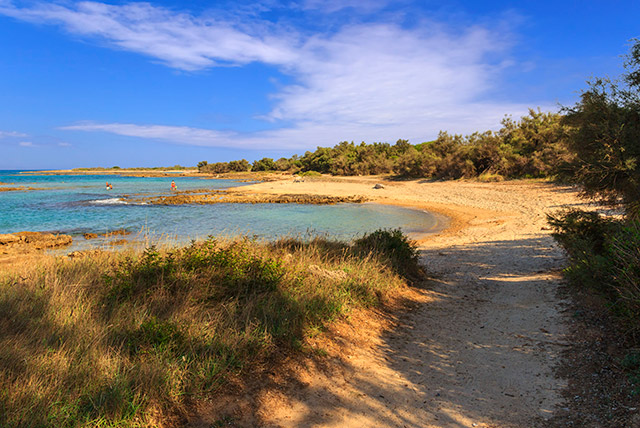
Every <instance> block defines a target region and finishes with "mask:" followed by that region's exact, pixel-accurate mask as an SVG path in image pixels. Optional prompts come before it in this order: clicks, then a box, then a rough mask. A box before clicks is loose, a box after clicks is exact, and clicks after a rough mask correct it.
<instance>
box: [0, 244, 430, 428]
mask: <svg viewBox="0 0 640 428" xmlns="http://www.w3.org/2000/svg"><path fill="white" fill-rule="evenodd" d="M419 272H420V268H419V267H418V265H417V254H416V252H415V246H414V245H413V244H412V243H410V241H408V240H407V239H406V237H404V236H403V235H402V234H401V233H400V232H399V231H377V232H374V233H373V234H371V235H369V236H364V237H363V238H361V239H360V240H358V241H356V242H355V243H354V244H347V243H343V242H335V241H330V240H326V239H319V238H316V239H313V240H310V241H300V240H294V239H283V240H281V241H278V242H274V243H258V242H255V241H252V240H249V239H246V238H241V239H236V240H232V241H224V242H221V241H217V240H216V239H214V238H209V239H207V240H205V241H204V242H194V243H192V244H191V245H189V246H186V247H184V248H169V249H159V248H156V247H149V248H147V249H146V250H144V251H143V252H134V251H124V252H120V253H97V254H95V255H92V256H90V257H84V258H77V259H75V258H74V259H65V258H58V259H49V260H45V261H44V262H42V263H41V264H38V265H36V266H29V267H25V268H24V269H22V270H21V271H20V272H17V271H16V272H14V273H8V274H5V275H4V276H2V277H1V278H0V314H1V315H0V329H1V330H2V331H3V335H2V336H0V426H3V427H49V426H51V427H89V426H91V427H93V426H104V427H114V426H118V427H138V426H172V425H176V424H177V423H178V422H179V421H180V420H181V418H182V417H183V416H184V415H185V414H186V412H188V410H189V409H190V408H191V406H193V405H194V404H195V403H196V402H197V401H198V400H200V399H203V398H205V397H211V394H215V392H216V391H218V390H219V389H220V388H221V386H222V385H224V383H225V381H226V380H227V379H228V378H229V376H231V375H242V373H243V371H244V370H247V369H248V368H250V367H252V365H253V364H255V363H257V362H258V361H260V360H263V359H265V358H269V357H270V356H271V355H273V354H274V352H275V351H276V350H278V351H279V352H280V351H282V350H285V351H286V352H296V350H299V349H304V348H305V347H306V345H305V344H304V343H305V339H306V338H307V337H310V336H313V335H315V334H317V333H318V332H319V331H322V330H323V329H324V328H325V326H326V325H327V323H329V322H331V320H333V319H335V318H337V317H340V316H342V315H344V314H346V313H348V312H349V311H350V310H352V309H353V308H357V307H373V306H377V305H379V304H381V303H382V302H384V301H385V299H388V298H389V296H390V295H392V294H393V293H395V292H396V291H397V290H398V289H400V288H402V287H404V286H406V281H407V279H409V280H415V278H417V276H416V275H417V273H419Z"/></svg>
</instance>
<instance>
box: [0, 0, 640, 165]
mask: <svg viewBox="0 0 640 428" xmlns="http://www.w3.org/2000/svg"><path fill="white" fill-rule="evenodd" d="M638 22H640V2H638V1H637V0H636V1H615V0H609V1H554V2H550V1H519V2H507V1H447V2H436V1H428V0H423V1H410V0H400V1H385V0H370V1H356V0H341V1H338V0H322V1H321V0H292V1H262V2H250V1H218V2H215V1H194V2H175V1H169V0H164V1H157V2H124V1H111V2H93V1H89V2H75V1H71V0H64V1H54V2H39V1H10V0H0V149H1V150H2V152H3V154H2V156H0V169H46V168H70V167H81V166H105V167H110V166H114V165H118V166H121V167H127V166H170V165H176V164H181V165H195V164H197V163H198V162H199V161H201V160H207V161H209V162H216V161H227V160H231V159H238V158H246V159H248V160H250V161H251V160H254V159H257V158H262V157H263V156H268V157H273V158H278V157H281V156H290V155H292V154H294V153H298V154H303V153H304V152H305V151H306V150H313V149H315V147H316V146H333V145H335V144H337V143H338V142H340V141H343V140H347V141H356V142H359V141H366V142H374V141H387V142H391V143H393V142H395V141H396V140H397V139H399V138H405V139H409V140H410V141H411V142H413V143H419V142H422V141H428V140H430V139H433V138H434V137H435V136H436V135H437V134H438V132H439V131H440V130H447V131H449V132H452V133H470V132H473V131H484V130H487V129H497V128H499V126H500V120H501V119H502V118H503V117H504V115H512V116H514V117H520V116H521V115H522V114H524V113H526V112H527V109H528V108H530V107H533V108H537V107H540V108H541V109H542V110H547V111H557V110H558V108H559V105H571V104H573V103H574V102H575V101H576V99H577V96H578V94H579V91H580V90H581V89H584V88H585V87H586V85H585V81H586V80H588V79H589V78H590V77H593V76H606V75H609V76H618V75H619V74H620V73H621V64H622V59H621V55H624V54H625V53H626V52H627V51H628V47H629V40H630V39H631V38H634V37H640V24H638Z"/></svg>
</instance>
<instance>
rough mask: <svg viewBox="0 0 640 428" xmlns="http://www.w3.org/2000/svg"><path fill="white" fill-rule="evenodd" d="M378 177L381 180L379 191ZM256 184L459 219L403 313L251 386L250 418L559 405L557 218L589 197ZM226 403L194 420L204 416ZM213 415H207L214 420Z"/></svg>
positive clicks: (455, 187) (406, 423) (476, 419)
mask: <svg viewBox="0 0 640 428" xmlns="http://www.w3.org/2000/svg"><path fill="white" fill-rule="evenodd" d="M377 183H380V184H382V185H383V186H384V188H382V189H375V188H374V185H375V184H377ZM243 191H247V192H253V193H256V192H265V193H273V194H289V193H296V194H298V193H306V194H321V195H333V196H354V195H360V196H365V197H367V198H368V199H369V200H371V201H373V202H377V203H385V204H397V205H403V206H409V207H415V208H420V209H425V210H429V211H432V212H435V213H438V214H440V215H442V216H445V217H446V218H448V219H449V222H450V223H449V227H448V228H447V229H446V230H444V231H443V232H442V233H439V234H437V235H433V236H429V237H425V238H424V239H422V240H421V241H420V254H421V259H422V262H423V264H424V266H425V268H426V269H427V270H428V274H429V276H430V278H431V280H430V281H429V282H428V283H426V284H425V285H424V287H423V288H419V289H415V290H412V292H411V293H410V294H409V295H407V296H405V300H404V301H403V302H402V306H403V308H404V309H400V310H397V311H395V312H394V313H393V314H392V315H389V314H388V313H378V314H374V315H373V316H371V315H366V316H363V315H361V314H354V315H353V317H352V319H351V320H350V323H347V322H343V323H339V324H338V325H336V326H335V327H334V328H333V329H332V330H331V332H330V334H329V336H330V337H332V339H331V340H330V341H329V343H325V344H324V346H325V347H326V349H327V352H328V357H327V358H326V359H324V360H323V361H324V362H320V363H319V362H318V361H316V360H314V359H312V358H311V359H309V361H303V362H299V361H297V362H291V363H290V366H289V367H287V368H286V370H285V371H287V374H286V375H283V374H281V373H274V374H273V376H270V378H269V380H268V381H267V382H263V383H262V384H261V385H259V386H254V387H253V388H254V389H255V391H253V392H254V393H253V394H247V395H244V396H242V397H235V398H234V399H233V400H231V401H227V403H229V404H228V406H226V407H225V410H226V411H230V412H232V413H233V414H234V417H236V418H238V421H244V423H246V424H247V426H250V425H251V424H256V423H259V424H260V426H268V427H311V426H323V427H456V428H459V427H523V428H524V427H531V426H535V425H536V422H540V421H543V420H545V419H547V418H549V417H550V416H552V415H553V414H554V412H556V411H557V408H558V406H559V405H560V403H561V392H562V390H563V389H564V388H565V387H566V381H565V380H563V379H559V378H558V377H556V376H555V375H554V369H555V368H556V367H557V365H558V362H559V353H560V351H561V350H563V348H565V347H566V346H567V342H566V336H565V335H566V334H567V328H568V327H567V326H568V324H567V321H566V320H565V318H564V317H563V315H562V309H563V306H564V305H565V302H563V301H562V300H561V298H560V297H558V288H559V287H560V285H561V281H562V279H561V275H560V270H561V269H562V268H563V267H564V265H565V258H564V255H563V252H562V250H561V249H560V248H559V247H558V246H557V245H556V243H555V242H554V240H553V238H552V237H551V235H550V231H549V230H548V227H547V225H546V214H547V213H550V212H553V211H556V210H558V209H561V208H562V207H575V206H581V205H585V202H583V201H582V200H580V199H579V198H578V197H577V192H576V190H575V189H574V188H571V187H564V186H558V185H554V184H551V183H546V182H538V181H509V182H499V183H479V182H465V181H449V182H427V181H388V180H382V179H380V178H374V177H371V178H331V179H323V180H307V181H305V182H302V183H300V182H293V180H282V181H275V182H266V183H260V184H256V185H252V186H248V187H245V188H243ZM218 411H220V403H218V404H217V405H215V406H213V407H210V408H203V409H202V413H201V414H200V415H198V417H196V418H194V420H193V425H194V426H202V425H201V424H203V423H204V421H206V420H207V419H209V418H210V417H212V416H211V415H212V414H217V412H218ZM207 415H209V416H207Z"/></svg>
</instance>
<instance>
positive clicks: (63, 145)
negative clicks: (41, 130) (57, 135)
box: [58, 141, 72, 147]
mask: <svg viewBox="0 0 640 428" xmlns="http://www.w3.org/2000/svg"><path fill="white" fill-rule="evenodd" d="M58 146H59V147H71V146H72V144H71V143H67V142H66V141H62V142H60V143H58Z"/></svg>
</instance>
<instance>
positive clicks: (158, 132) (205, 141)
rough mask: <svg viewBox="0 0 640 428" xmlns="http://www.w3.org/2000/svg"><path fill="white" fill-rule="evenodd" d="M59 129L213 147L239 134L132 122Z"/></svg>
mask: <svg viewBox="0 0 640 428" xmlns="http://www.w3.org/2000/svg"><path fill="white" fill-rule="evenodd" d="M59 129H63V130H68V131H97V132H108V133H111V134H116V135H123V136H127V137H139V138H147V139H154V140H164V141H170V142H176V143H182V144H191V145H195V146H211V147H225V146H229V144H230V141H231V139H232V138H234V137H235V136H236V135H237V134H236V133H233V132H223V131H215V130H211V129H199V128H192V127H188V126H167V125H136V124H131V123H95V122H84V123H79V124H75V125H69V126H63V127H60V128H59Z"/></svg>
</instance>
